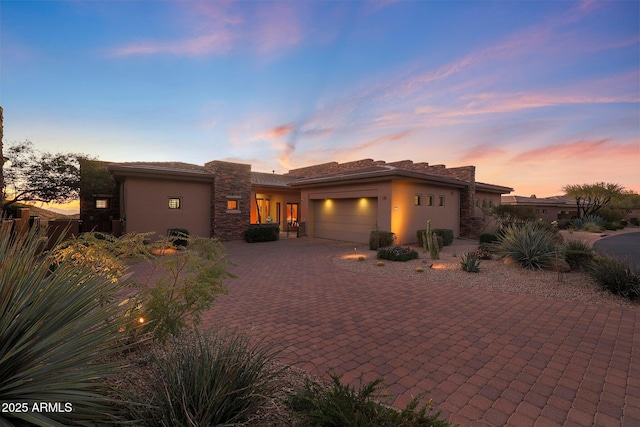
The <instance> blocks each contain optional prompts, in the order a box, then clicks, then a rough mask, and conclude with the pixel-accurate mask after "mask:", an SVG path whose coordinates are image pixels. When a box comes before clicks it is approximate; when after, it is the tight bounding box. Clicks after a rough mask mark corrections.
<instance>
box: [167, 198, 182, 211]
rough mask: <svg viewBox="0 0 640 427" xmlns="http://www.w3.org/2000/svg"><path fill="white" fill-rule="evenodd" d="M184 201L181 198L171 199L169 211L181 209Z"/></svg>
mask: <svg viewBox="0 0 640 427" xmlns="http://www.w3.org/2000/svg"><path fill="white" fill-rule="evenodd" d="M181 202H182V199H180V197H169V209H181V208H182V203H181Z"/></svg>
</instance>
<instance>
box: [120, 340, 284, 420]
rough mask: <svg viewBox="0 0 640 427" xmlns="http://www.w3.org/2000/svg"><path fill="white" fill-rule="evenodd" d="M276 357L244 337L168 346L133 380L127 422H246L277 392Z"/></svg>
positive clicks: (127, 397)
mask: <svg viewBox="0 0 640 427" xmlns="http://www.w3.org/2000/svg"><path fill="white" fill-rule="evenodd" d="M276 355H277V352H276V351H275V350H274V349H273V348H272V347H269V346H264V345H263V344H262V343H260V342H258V343H257V344H252V343H251V341H250V339H249V337H247V336H244V335H228V334H219V333H212V334H210V335H204V336H200V335H195V336H194V337H192V338H189V339H181V340H178V341H175V342H170V351H166V350H163V351H160V352H156V353H154V354H152V356H151V358H150V361H151V363H150V365H151V366H150V367H149V369H147V370H144V373H143V374H142V377H141V378H131V379H129V382H128V384H127V385H126V386H125V391H124V397H125V399H123V400H125V401H127V402H128V404H126V406H125V410H124V411H125V412H126V418H128V419H129V420H131V421H132V422H133V423H135V425H138V426H149V427H155V426H185V427H186V426H218V425H238V424H240V423H244V422H247V421H248V420H249V418H250V417H251V416H253V415H255V414H256V413H257V412H258V411H259V410H260V409H261V408H262V407H263V406H264V404H265V403H266V402H267V401H268V399H270V397H271V396H272V395H273V393H274V390H275V385H276V379H277V378H278V375H279V374H280V371H278V370H276V369H274V368H273V367H272V366H271V364H272V361H273V360H274V358H275V356H276ZM139 383H143V384H144V385H145V392H144V393H140V389H139V387H138V386H137V385H138V384H139Z"/></svg>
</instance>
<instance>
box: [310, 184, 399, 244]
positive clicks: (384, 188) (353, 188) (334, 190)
mask: <svg viewBox="0 0 640 427" xmlns="http://www.w3.org/2000/svg"><path fill="white" fill-rule="evenodd" d="M361 197H373V198H376V197H377V199H378V202H377V205H378V219H377V224H376V226H377V228H378V229H379V230H390V228H391V214H390V212H391V209H390V206H391V183H390V182H374V183H364V184H355V185H340V186H332V187H329V186H325V187H317V188H314V189H312V190H309V189H302V191H301V193H300V210H301V212H300V218H301V219H300V220H301V221H303V222H305V223H306V227H307V235H309V236H311V237H315V228H314V224H315V218H314V214H315V213H314V209H313V207H312V206H311V205H310V201H313V200H316V201H317V200H324V199H358V198H361Z"/></svg>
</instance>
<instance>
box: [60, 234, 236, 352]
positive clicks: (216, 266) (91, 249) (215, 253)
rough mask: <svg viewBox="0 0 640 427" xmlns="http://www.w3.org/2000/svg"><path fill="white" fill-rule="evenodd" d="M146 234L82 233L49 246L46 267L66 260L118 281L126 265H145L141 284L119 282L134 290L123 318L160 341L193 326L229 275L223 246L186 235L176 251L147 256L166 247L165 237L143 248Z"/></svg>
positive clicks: (167, 244)
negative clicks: (141, 262)
mask: <svg viewBox="0 0 640 427" xmlns="http://www.w3.org/2000/svg"><path fill="white" fill-rule="evenodd" d="M149 235H150V233H141V234H127V235H125V236H122V237H119V238H116V237H113V236H110V235H106V238H105V235H102V236H100V235H98V236H96V235H95V233H84V234H83V235H82V236H80V237H79V238H78V239H72V240H68V241H66V242H63V243H62V244H60V245H58V246H56V247H55V248H54V250H53V254H52V258H53V260H54V262H53V263H52V267H51V268H52V269H55V267H56V265H58V264H59V263H61V262H66V261H68V262H72V263H74V264H75V265H78V266H82V267H84V268H90V269H91V270H93V271H94V272H95V273H96V274H99V275H101V276H104V277H105V278H107V279H108V280H110V281H112V282H123V278H126V277H127V275H126V274H125V273H126V266H127V264H128V263H130V262H132V261H135V260H140V259H143V260H146V261H148V262H150V263H151V269H150V273H149V275H148V276H147V278H146V281H144V282H143V283H131V282H127V281H124V282H123V284H125V285H127V286H129V287H130V288H132V289H134V290H135V291H136V292H135V293H134V294H132V295H131V296H130V297H129V300H128V301H129V303H131V304H133V307H134V308H133V309H132V311H131V312H130V316H129V317H130V318H131V319H140V320H143V322H142V323H144V325H143V327H142V332H145V333H151V334H152V335H153V337H154V338H155V339H158V340H160V341H164V340H166V338H167V337H168V336H169V335H179V334H180V333H182V331H183V330H184V329H186V328H187V327H188V326H189V325H193V326H195V325H197V324H198V323H199V322H200V317H201V315H202V313H203V312H204V311H205V310H207V309H209V308H210V307H211V305H212V303H213V301H214V300H215V298H216V297H217V295H218V294H221V293H226V288H225V287H224V285H223V280H224V279H225V278H227V277H233V276H232V275H231V274H229V273H228V272H227V270H226V268H227V266H228V265H229V262H228V261H227V259H226V252H225V248H224V246H223V245H222V243H220V241H218V240H217V239H209V238H202V237H193V236H188V237H187V238H186V239H187V244H186V245H185V246H183V247H182V249H181V250H179V251H177V252H176V253H173V254H170V255H165V256H152V255H151V253H152V251H153V249H154V248H156V249H157V248H161V249H163V250H166V248H167V247H168V246H171V243H170V242H169V241H168V239H165V240H160V241H158V242H156V243H155V244H153V245H149V244H147V243H145V242H146V240H148V237H149ZM174 252H175V251H174ZM156 273H160V274H156ZM128 329H129V330H130V331H131V332H133V333H135V334H138V333H139V332H140V325H138V324H136V323H135V322H133V323H132V324H130V325H129V328H128Z"/></svg>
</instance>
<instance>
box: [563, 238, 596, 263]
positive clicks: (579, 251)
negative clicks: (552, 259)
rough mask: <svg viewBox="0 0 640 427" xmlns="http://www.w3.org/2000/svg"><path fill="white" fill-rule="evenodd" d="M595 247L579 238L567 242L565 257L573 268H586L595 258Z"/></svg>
mask: <svg viewBox="0 0 640 427" xmlns="http://www.w3.org/2000/svg"><path fill="white" fill-rule="evenodd" d="M593 257H594V252H593V248H592V247H591V246H590V245H589V244H588V243H586V242H583V241H582V240H577V239H571V240H567V242H566V243H565V251H564V259H565V261H567V262H568V263H569V266H571V268H572V269H585V268H587V267H588V266H589V264H590V263H591V261H592V260H593Z"/></svg>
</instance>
